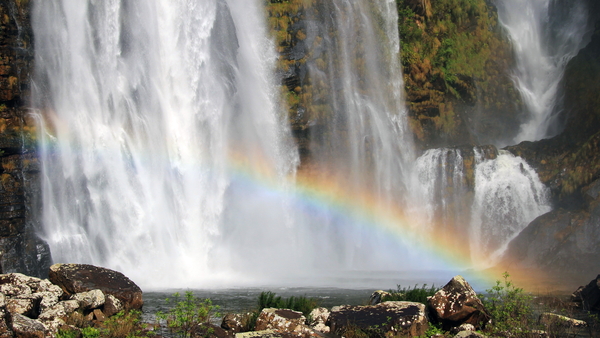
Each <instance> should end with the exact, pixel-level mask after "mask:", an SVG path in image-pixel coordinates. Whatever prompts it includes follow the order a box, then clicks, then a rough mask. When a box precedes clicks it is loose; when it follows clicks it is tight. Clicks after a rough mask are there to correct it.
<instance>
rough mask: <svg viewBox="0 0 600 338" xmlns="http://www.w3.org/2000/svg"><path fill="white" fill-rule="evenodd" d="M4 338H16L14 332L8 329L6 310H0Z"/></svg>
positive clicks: (1, 336)
mask: <svg viewBox="0 0 600 338" xmlns="http://www.w3.org/2000/svg"><path fill="white" fill-rule="evenodd" d="M4 337H14V335H13V332H12V331H11V330H10V329H9V328H8V323H7V322H6V311H5V310H4V309H0V338H4Z"/></svg>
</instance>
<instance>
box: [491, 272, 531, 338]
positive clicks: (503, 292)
mask: <svg viewBox="0 0 600 338" xmlns="http://www.w3.org/2000/svg"><path fill="white" fill-rule="evenodd" d="M509 277H510V275H509V274H508V272H505V273H504V275H503V278H504V281H499V280H498V281H496V285H494V286H493V287H492V288H491V289H488V290H486V292H487V293H486V294H485V295H483V296H480V298H481V301H482V302H483V305H484V306H485V308H486V309H487V310H488V312H489V314H490V316H491V317H492V323H491V325H488V326H487V328H486V330H487V331H489V332H490V333H492V334H493V335H501V336H511V337H525V336H527V335H529V334H530V333H531V332H532V331H533V330H534V329H536V327H535V325H536V322H537V321H536V320H535V319H534V318H533V310H532V308H531V304H532V300H533V297H532V296H531V295H529V294H527V293H525V292H524V291H523V289H522V288H517V287H515V285H514V284H513V283H512V282H511V281H510V280H509Z"/></svg>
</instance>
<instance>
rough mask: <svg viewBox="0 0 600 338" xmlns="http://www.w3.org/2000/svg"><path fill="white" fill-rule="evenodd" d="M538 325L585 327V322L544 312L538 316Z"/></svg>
mask: <svg viewBox="0 0 600 338" xmlns="http://www.w3.org/2000/svg"><path fill="white" fill-rule="evenodd" d="M540 324H542V325H544V326H563V327H587V326H588V324H587V322H585V321H583V320H579V319H573V318H569V317H567V316H563V315H559V314H556V313H550V312H545V313H542V314H541V315H540Z"/></svg>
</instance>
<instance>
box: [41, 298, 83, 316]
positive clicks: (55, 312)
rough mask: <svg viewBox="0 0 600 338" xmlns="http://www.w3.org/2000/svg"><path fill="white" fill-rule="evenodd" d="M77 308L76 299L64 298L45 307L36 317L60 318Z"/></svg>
mask: <svg viewBox="0 0 600 338" xmlns="http://www.w3.org/2000/svg"><path fill="white" fill-rule="evenodd" d="M78 308H79V302H78V301H76V300H65V301H62V302H58V303H57V304H55V305H53V306H52V307H50V308H48V309H46V310H45V311H44V312H42V313H41V314H40V316H39V317H38V318H39V319H40V320H53V319H55V318H62V317H65V316H67V315H68V314H70V313H72V312H74V311H75V310H77V309H78Z"/></svg>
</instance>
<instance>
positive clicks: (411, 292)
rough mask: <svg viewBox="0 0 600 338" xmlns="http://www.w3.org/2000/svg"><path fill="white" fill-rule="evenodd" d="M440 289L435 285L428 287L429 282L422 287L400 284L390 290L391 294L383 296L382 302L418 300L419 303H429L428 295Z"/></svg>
mask: <svg viewBox="0 0 600 338" xmlns="http://www.w3.org/2000/svg"><path fill="white" fill-rule="evenodd" d="M437 291H438V289H437V288H436V287H435V285H432V286H431V287H429V288H428V287H427V284H423V285H422V286H421V287H417V284H415V286H413V287H412V288H410V287H403V286H402V285H400V284H398V286H397V289H396V290H389V295H385V296H383V297H382V299H381V301H382V302H387V301H393V300H396V301H405V302H417V303H423V304H426V303H427V297H430V296H433V295H434V294H435V293H436V292H437Z"/></svg>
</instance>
